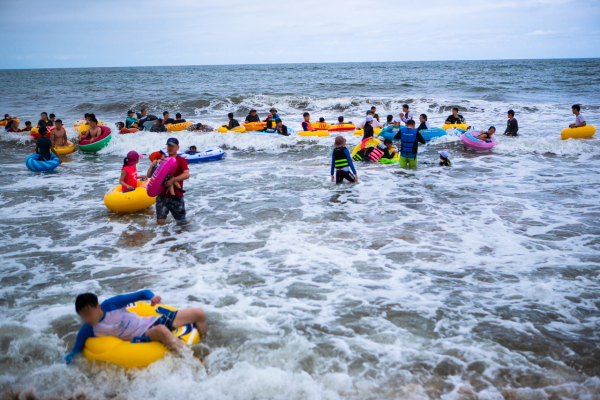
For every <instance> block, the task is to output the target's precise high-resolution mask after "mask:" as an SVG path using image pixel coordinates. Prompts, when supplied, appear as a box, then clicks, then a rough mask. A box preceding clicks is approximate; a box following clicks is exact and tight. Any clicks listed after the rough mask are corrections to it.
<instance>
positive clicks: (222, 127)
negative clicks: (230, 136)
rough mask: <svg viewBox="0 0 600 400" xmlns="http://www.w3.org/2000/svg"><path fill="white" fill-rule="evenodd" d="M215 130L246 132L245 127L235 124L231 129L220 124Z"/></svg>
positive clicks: (221, 131)
mask: <svg viewBox="0 0 600 400" xmlns="http://www.w3.org/2000/svg"><path fill="white" fill-rule="evenodd" d="M217 132H220V133H227V132H237V133H244V132H246V128H244V127H243V126H236V127H235V128H233V129H227V127H226V126H225V125H221V126H220V127H219V128H218V129H217Z"/></svg>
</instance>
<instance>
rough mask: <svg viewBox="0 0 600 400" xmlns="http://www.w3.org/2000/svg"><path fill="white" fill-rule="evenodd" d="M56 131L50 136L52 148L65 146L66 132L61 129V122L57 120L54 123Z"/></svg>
mask: <svg viewBox="0 0 600 400" xmlns="http://www.w3.org/2000/svg"><path fill="white" fill-rule="evenodd" d="M54 124H55V126H56V129H54V130H53V131H52V133H51V134H50V140H52V145H53V146H66V145H67V131H66V130H65V128H64V127H63V123H62V120H60V119H57V120H56V121H54Z"/></svg>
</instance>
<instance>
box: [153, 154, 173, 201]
mask: <svg viewBox="0 0 600 400" xmlns="http://www.w3.org/2000/svg"><path fill="white" fill-rule="evenodd" d="M176 169H177V160H175V158H174V157H168V158H165V159H164V160H163V161H162V162H161V163H160V164H159V165H158V168H156V171H154V173H153V174H152V178H150V182H148V188H147V192H148V196H150V197H156V196H158V195H159V194H161V193H163V191H164V190H165V188H164V187H163V185H162V184H163V182H164V181H165V178H166V177H167V175H173V174H174V173H175V170H176Z"/></svg>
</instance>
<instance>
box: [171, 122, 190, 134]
mask: <svg viewBox="0 0 600 400" xmlns="http://www.w3.org/2000/svg"><path fill="white" fill-rule="evenodd" d="M191 125H194V123H193V122H180V123H178V124H167V125H165V127H166V128H167V132H179V131H182V130H184V129H185V128H187V127H188V126H191Z"/></svg>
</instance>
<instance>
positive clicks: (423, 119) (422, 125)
mask: <svg viewBox="0 0 600 400" xmlns="http://www.w3.org/2000/svg"><path fill="white" fill-rule="evenodd" d="M424 129H431V125H429V122H428V121H427V115H426V114H421V115H419V127H418V128H417V130H418V131H422V130H424Z"/></svg>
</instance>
